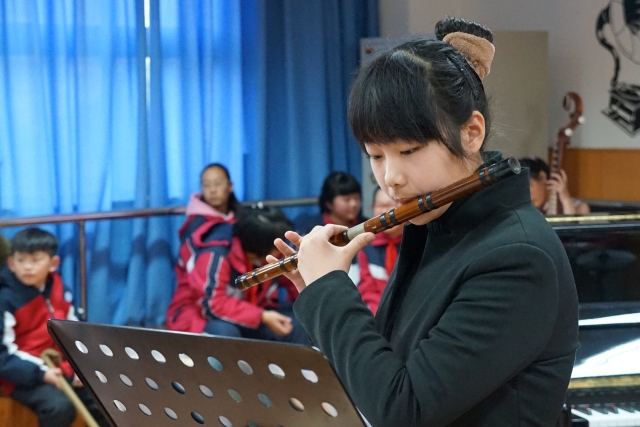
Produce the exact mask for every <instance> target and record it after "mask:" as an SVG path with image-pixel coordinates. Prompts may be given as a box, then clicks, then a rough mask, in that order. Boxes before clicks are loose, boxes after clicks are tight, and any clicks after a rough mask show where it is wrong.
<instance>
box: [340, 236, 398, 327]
mask: <svg viewBox="0 0 640 427" xmlns="http://www.w3.org/2000/svg"><path fill="white" fill-rule="evenodd" d="M401 240H402V235H400V236H397V237H389V235H388V234H387V233H378V234H376V238H375V239H374V240H373V242H371V244H370V245H368V246H365V247H364V248H363V249H362V250H361V251H359V252H358V254H357V255H356V259H357V261H358V266H359V267H360V270H359V275H360V281H359V282H358V283H357V284H358V290H359V291H360V294H361V295H362V301H364V303H365V304H367V307H369V309H370V310H371V311H372V312H373V314H376V312H377V311H378V305H379V304H380V298H381V297H382V292H384V288H385V287H386V286H387V282H388V281H389V276H390V275H391V271H392V270H393V267H394V266H395V263H396V260H397V258H398V247H399V246H400V241H401ZM349 276H350V277H351V272H350V273H349ZM351 279H352V280H353V277H352V278H351Z"/></svg>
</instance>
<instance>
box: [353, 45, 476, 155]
mask: <svg viewBox="0 0 640 427" xmlns="http://www.w3.org/2000/svg"><path fill="white" fill-rule="evenodd" d="M454 55H458V56H459V53H457V52H454V50H453V48H452V47H451V46H450V45H448V44H446V43H444V42H441V41H437V40H429V39H419V40H414V41H411V42H409V43H405V44H404V45H401V46H398V47H397V48H395V49H394V50H393V51H390V52H388V53H386V54H383V55H382V56H380V57H378V58H377V59H375V60H374V61H372V62H371V63H369V64H367V65H365V66H364V67H362V68H361V69H359V70H358V73H357V74H356V77H355V79H354V82H353V85H352V89H351V94H350V97H349V123H350V125H351V129H352V131H353V134H354V136H355V138H356V140H357V141H358V143H359V144H360V147H361V148H362V149H363V150H364V144H387V143H391V142H394V141H398V140H401V141H416V142H418V143H420V144H427V143H429V142H430V141H433V140H436V141H439V142H441V143H442V144H444V145H445V146H446V147H447V148H448V149H449V151H451V153H453V154H454V155H455V156H457V157H459V158H463V157H465V151H464V150H463V148H462V144H461V142H460V128H461V126H462V125H463V124H464V123H465V122H466V120H468V119H469V117H471V113H472V112H473V110H474V109H476V108H477V107H481V106H480V105H477V102H476V100H474V94H473V92H472V91H470V90H469V84H468V82H467V81H466V80H465V78H464V75H463V74H462V73H461V71H460V67H459V65H458V64H456V63H455V61H452V59H451V58H452V57H453V56H454ZM425 58H429V59H425ZM455 59H459V58H455ZM460 59H461V58H460ZM462 61H463V60H462ZM482 95H483V98H484V94H482ZM477 109H478V110H480V111H481V113H483V114H484V113H485V112H486V111H485V108H477Z"/></svg>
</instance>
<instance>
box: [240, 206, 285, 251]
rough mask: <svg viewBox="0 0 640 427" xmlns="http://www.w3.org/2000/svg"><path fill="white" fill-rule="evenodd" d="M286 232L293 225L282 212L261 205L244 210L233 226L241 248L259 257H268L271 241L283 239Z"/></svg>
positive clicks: (271, 247) (272, 246)
mask: <svg viewBox="0 0 640 427" xmlns="http://www.w3.org/2000/svg"><path fill="white" fill-rule="evenodd" d="M288 230H293V224H292V223H291V221H289V218H287V216H286V215H285V214H284V212H282V211H281V210H280V209H279V208H277V207H275V206H262V204H261V203H260V204H258V205H252V206H251V207H248V208H245V209H244V212H243V213H242V215H241V216H240V218H239V219H238V221H237V222H236V223H235V224H234V225H233V235H234V236H236V237H237V238H238V239H240V244H242V248H243V249H244V250H245V251H249V252H253V253H255V254H256V255H258V256H261V257H263V256H266V255H268V254H269V252H271V250H272V249H273V248H274V245H273V241H274V240H275V239H276V238H278V237H280V238H281V239H284V233H285V231H288Z"/></svg>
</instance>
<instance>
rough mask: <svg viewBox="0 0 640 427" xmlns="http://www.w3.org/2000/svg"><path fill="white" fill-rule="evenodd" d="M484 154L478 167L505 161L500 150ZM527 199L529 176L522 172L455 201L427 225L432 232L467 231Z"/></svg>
mask: <svg viewBox="0 0 640 427" xmlns="http://www.w3.org/2000/svg"><path fill="white" fill-rule="evenodd" d="M482 156H483V160H484V163H483V164H482V165H481V166H480V167H479V168H478V170H479V169H481V168H484V167H485V166H487V165H491V164H493V163H496V162H499V161H500V160H502V153H501V152H500V151H486V152H484V153H482ZM527 202H531V193H530V189H529V176H528V174H527V173H523V172H520V174H519V175H516V176H512V177H509V178H506V179H504V180H502V181H500V182H498V183H496V184H493V185H492V186H490V187H487V188H483V189H481V190H479V191H477V192H475V193H473V194H470V195H468V196H465V197H462V198H460V199H458V200H456V201H454V202H453V203H452V204H451V206H450V207H449V209H447V210H446V212H445V213H444V214H442V216H440V217H439V218H436V219H435V220H433V221H431V222H429V223H428V224H426V227H427V229H428V232H429V234H430V235H438V234H460V233H466V232H467V231H468V230H469V229H471V228H474V227H475V226H476V225H477V224H479V223H481V222H482V221H483V220H484V219H485V218H487V217H488V216H489V215H495V214H497V213H500V212H502V211H504V210H506V209H510V208H512V207H514V206H517V205H520V204H523V203H527Z"/></svg>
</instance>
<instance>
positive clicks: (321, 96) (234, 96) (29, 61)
mask: <svg viewBox="0 0 640 427" xmlns="http://www.w3.org/2000/svg"><path fill="white" fill-rule="evenodd" d="M147 4H148V8H147V10H146V11H145V3H144V1H143V0H111V1H102V0H5V1H1V2H0V210H1V213H2V216H4V217H20V216H33V215H48V214H54V213H71V212H95V211H110V210H122V209H132V208H150V207H165V206H183V205H184V204H185V203H186V202H187V200H188V197H189V195H190V194H191V193H192V192H194V191H197V190H198V184H199V176H198V175H199V172H200V170H201V169H202V167H203V166H204V165H205V164H207V163H209V162H214V161H218V162H222V163H224V164H226V165H227V166H228V167H229V169H230V171H231V175H232V180H233V181H234V184H235V189H236V193H237V194H238V196H239V197H240V198H241V199H245V200H255V199H268V198H291V197H306V196H314V195H317V193H318V191H319V188H320V185H321V183H322V180H323V179H324V177H325V176H326V175H327V174H328V173H329V172H330V171H332V170H338V169H339V170H347V171H349V172H351V173H353V174H354V175H356V176H359V175H360V153H359V149H358V147H357V145H356V143H355V142H353V141H352V138H351V134H350V131H349V129H348V125H347V122H346V100H347V94H348V89H349V84H350V81H351V76H352V73H353V70H354V69H355V68H356V66H357V62H358V57H359V39H360V38H361V37H371V36H376V35H377V31H378V30H377V22H378V18H377V1H375V0H353V1H349V2H346V1H338V0H305V1H302V2H301V1H295V0H284V1H283V0H242V1H240V2H235V1H226V0H149V1H148V3H147ZM182 221H183V218H181V217H178V216H174V217H155V218H149V219H136V220H118V221H102V222H88V223H87V224H86V227H87V249H88V250H87V256H88V264H87V271H88V320H90V321H92V322H100V323H112V324H132V325H160V324H162V323H163V322H164V316H165V310H166V307H167V305H168V303H169V300H170V298H171V294H172V292H173V289H174V286H175V283H174V282H175V277H174V275H173V270H172V268H173V262H174V258H175V254H176V252H177V245H178V241H177V229H178V227H179V226H180V224H181V222H182ZM45 228H48V229H50V230H51V231H53V232H54V233H56V235H57V236H58V237H59V239H60V241H61V248H60V254H61V256H62V258H63V264H62V267H61V271H62V274H63V278H64V279H65V282H66V283H67V284H68V285H69V286H71V287H73V288H74V290H75V294H76V297H78V296H79V292H78V281H79V280H78V263H77V255H78V248H77V244H76V242H77V230H76V227H75V226H73V225H64V226H57V227H53V226H47V227H45ZM15 231H16V230H0V232H2V233H3V234H6V235H8V236H9V237H11V235H12V234H13V233H15Z"/></svg>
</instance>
